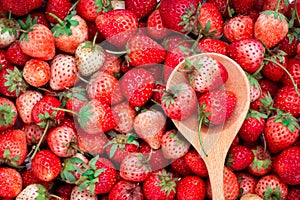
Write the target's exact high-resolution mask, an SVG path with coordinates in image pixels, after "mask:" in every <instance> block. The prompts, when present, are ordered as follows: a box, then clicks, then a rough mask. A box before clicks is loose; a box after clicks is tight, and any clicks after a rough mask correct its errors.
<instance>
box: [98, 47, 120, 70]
mask: <svg viewBox="0 0 300 200" xmlns="http://www.w3.org/2000/svg"><path fill="white" fill-rule="evenodd" d="M100 71H103V72H106V73H108V74H111V75H116V74H119V73H120V71H121V59H120V58H119V57H118V56H116V55H113V54H110V53H107V52H105V61H104V63H103V65H102V67H101V68H100Z"/></svg>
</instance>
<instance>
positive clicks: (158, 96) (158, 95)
mask: <svg viewBox="0 0 300 200" xmlns="http://www.w3.org/2000/svg"><path fill="white" fill-rule="evenodd" d="M165 90H166V85H164V84H161V83H156V84H155V87H154V91H153V94H152V100H153V101H155V102H157V103H159V104H161V102H162V97H163V94H164V91H165Z"/></svg>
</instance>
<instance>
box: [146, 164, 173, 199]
mask: <svg viewBox="0 0 300 200" xmlns="http://www.w3.org/2000/svg"><path fill="white" fill-rule="evenodd" d="M176 182H177V179H176V178H175V177H174V174H172V173H171V172H168V171H166V170H165V169H162V170H158V171H155V172H153V173H151V174H150V176H148V178H147V179H146V180H145V181H144V183H143V192H144V197H145V198H146V199H149V200H151V199H152V200H155V199H166V200H172V199H174V198H175V194H176V186H177V184H176Z"/></svg>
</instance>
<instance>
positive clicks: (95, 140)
mask: <svg viewBox="0 0 300 200" xmlns="http://www.w3.org/2000/svg"><path fill="white" fill-rule="evenodd" d="M77 132H78V148H79V149H80V150H81V151H83V152H86V153H89V154H102V153H104V152H105V148H104V146H105V145H106V144H107V142H108V139H107V136H106V135H105V134H89V133H86V132H84V131H83V130H81V129H78V131H77Z"/></svg>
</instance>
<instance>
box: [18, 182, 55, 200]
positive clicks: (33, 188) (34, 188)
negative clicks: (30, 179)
mask: <svg viewBox="0 0 300 200" xmlns="http://www.w3.org/2000/svg"><path fill="white" fill-rule="evenodd" d="M39 198H40V199H47V198H49V197H47V190H46V188H45V187H44V186H43V185H41V184H31V185H28V186H27V187H26V188H24V189H23V190H22V192H21V193H20V194H19V195H18V196H17V198H16V199H39Z"/></svg>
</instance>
